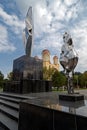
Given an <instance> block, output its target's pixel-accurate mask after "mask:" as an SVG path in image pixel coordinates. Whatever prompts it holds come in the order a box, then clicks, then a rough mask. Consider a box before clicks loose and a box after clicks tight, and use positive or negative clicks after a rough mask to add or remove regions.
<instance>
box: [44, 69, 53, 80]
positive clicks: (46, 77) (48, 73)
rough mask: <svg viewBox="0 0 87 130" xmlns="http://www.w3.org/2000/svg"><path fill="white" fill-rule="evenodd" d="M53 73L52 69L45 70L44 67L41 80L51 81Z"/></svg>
mask: <svg viewBox="0 0 87 130" xmlns="http://www.w3.org/2000/svg"><path fill="white" fill-rule="evenodd" d="M54 72H55V69H54V68H49V69H47V67H44V68H43V79H44V80H51V79H52V75H53V73H54Z"/></svg>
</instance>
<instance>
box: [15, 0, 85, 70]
mask: <svg viewBox="0 0 87 130" xmlns="http://www.w3.org/2000/svg"><path fill="white" fill-rule="evenodd" d="M16 2H17V4H18V5H19V8H20V10H21V12H23V14H24V15H26V12H27V10H28V7H29V5H32V6H33V8H34V34H35V36H34V38H35V39H37V38H38V39H40V40H39V42H38V41H36V42H35V43H34V50H35V49H36V50H35V51H37V54H38V50H41V49H44V48H46V47H47V48H49V49H51V50H52V51H53V50H54V53H55V51H56V52H57V49H58V51H60V48H61V45H62V35H63V33H64V31H67V30H68V31H69V32H70V33H71V35H72V38H73V41H74V45H75V48H76V49H77V51H78V52H79V64H78V68H79V69H78V68H77V69H78V71H79V70H81V71H84V70H86V69H87V65H86V63H87V53H86V52H87V51H86V48H87V17H85V15H86V14H85V12H87V8H85V6H86V5H85V4H82V3H83V1H82V0H76V1H75V0H64V1H62V0H49V6H47V4H46V0H36V1H35V0H26V1H24V0H16ZM83 12H84V13H83ZM82 15H83V16H82ZM37 43H38V45H37ZM37 46H38V47H37ZM58 54H59V53H58Z"/></svg>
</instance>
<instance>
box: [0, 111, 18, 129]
mask: <svg viewBox="0 0 87 130" xmlns="http://www.w3.org/2000/svg"><path fill="white" fill-rule="evenodd" d="M0 124H2V125H3V127H4V128H5V129H4V128H3V129H2V128H1V129H0V130H18V123H17V122H16V121H15V120H12V119H11V118H9V117H8V116H7V115H5V114H4V113H2V112H0ZM6 128H7V129H6Z"/></svg>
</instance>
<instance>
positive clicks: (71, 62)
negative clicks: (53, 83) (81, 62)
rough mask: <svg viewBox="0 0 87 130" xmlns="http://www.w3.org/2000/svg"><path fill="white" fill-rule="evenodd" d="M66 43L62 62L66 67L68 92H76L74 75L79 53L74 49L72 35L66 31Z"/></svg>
mask: <svg viewBox="0 0 87 130" xmlns="http://www.w3.org/2000/svg"><path fill="white" fill-rule="evenodd" d="M63 41H64V44H63V46H62V48H61V54H60V64H61V65H62V66H63V68H64V72H65V75H66V76H67V81H68V83H67V90H68V93H69V94H70V93H74V88H73V75H74V69H75V67H76V65H77V63H78V54H77V52H76V50H75V49H74V45H73V41H72V38H71V36H70V35H69V34H68V33H67V32H65V34H64V35H63Z"/></svg>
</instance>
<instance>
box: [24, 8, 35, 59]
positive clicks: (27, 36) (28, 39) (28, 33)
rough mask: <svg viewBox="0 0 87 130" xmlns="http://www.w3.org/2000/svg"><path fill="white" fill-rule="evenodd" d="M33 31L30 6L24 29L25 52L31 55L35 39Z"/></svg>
mask: <svg viewBox="0 0 87 130" xmlns="http://www.w3.org/2000/svg"><path fill="white" fill-rule="evenodd" d="M32 32H33V18H32V7H29V9H28V12H27V15H26V18H25V29H24V30H23V40H24V45H25V53H26V55H27V56H29V57H30V56H31V50H32V39H33V38H32V37H33V34H32Z"/></svg>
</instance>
